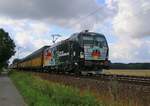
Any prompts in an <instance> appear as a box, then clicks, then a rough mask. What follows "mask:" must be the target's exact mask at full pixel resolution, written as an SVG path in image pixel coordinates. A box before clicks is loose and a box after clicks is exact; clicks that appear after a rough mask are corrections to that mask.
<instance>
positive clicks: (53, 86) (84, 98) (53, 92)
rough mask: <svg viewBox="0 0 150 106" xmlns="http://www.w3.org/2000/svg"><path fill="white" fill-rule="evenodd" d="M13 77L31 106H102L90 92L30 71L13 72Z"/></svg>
mask: <svg viewBox="0 0 150 106" xmlns="http://www.w3.org/2000/svg"><path fill="white" fill-rule="evenodd" d="M10 77H11V79H12V80H13V82H14V83H15V85H16V87H17V88H18V89H19V91H20V93H21V94H22V96H23V97H24V99H25V101H26V103H27V104H28V105H29V106H102V105H101V104H100V103H99V102H98V101H97V100H96V98H95V97H94V96H92V95H91V94H90V93H89V92H86V93H84V94H82V95H81V93H80V92H79V90H78V89H75V88H72V87H70V86H65V85H61V84H58V83H53V82H48V81H46V80H42V79H40V78H39V77H35V76H33V75H32V74H30V73H23V72H12V73H11V74H10Z"/></svg>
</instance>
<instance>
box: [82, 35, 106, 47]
mask: <svg viewBox="0 0 150 106" xmlns="http://www.w3.org/2000/svg"><path fill="white" fill-rule="evenodd" d="M83 43H84V46H91V47H93V46H98V47H101V48H102V47H107V42H106V39H105V37H104V36H101V35H99V34H95V35H86V36H83Z"/></svg>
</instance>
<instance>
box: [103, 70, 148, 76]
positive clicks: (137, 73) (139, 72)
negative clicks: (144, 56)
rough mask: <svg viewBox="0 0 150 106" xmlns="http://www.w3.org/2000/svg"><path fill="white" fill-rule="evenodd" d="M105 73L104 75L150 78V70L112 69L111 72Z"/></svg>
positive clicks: (106, 71) (105, 71)
mask: <svg viewBox="0 0 150 106" xmlns="http://www.w3.org/2000/svg"><path fill="white" fill-rule="evenodd" d="M103 73H104V74H116V75H131V76H145V77H150V70H132V69H130V70H125V69H110V70H104V71H103Z"/></svg>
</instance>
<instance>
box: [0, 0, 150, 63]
mask: <svg viewBox="0 0 150 106" xmlns="http://www.w3.org/2000/svg"><path fill="white" fill-rule="evenodd" d="M0 28H3V29H4V30H6V31H7V32H9V34H10V36H11V38H12V39H14V41H15V43H16V45H17V48H16V50H17V53H16V55H15V56H14V57H13V58H15V57H18V49H19V57H20V58H21V57H24V56H26V55H28V54H30V53H31V52H33V51H34V50H37V49H38V48H40V47H42V46H43V45H50V44H52V42H51V40H52V37H51V34H60V35H62V37H61V38H59V40H61V39H65V38H67V37H69V36H70V35H71V34H72V33H74V32H79V31H82V30H84V29H90V31H95V32H99V33H103V34H104V35H105V36H106V38H107V41H108V44H109V48H110V53H109V57H110V60H111V61H112V62H126V63H128V62H150V1H149V0H0ZM13 58H12V59H13Z"/></svg>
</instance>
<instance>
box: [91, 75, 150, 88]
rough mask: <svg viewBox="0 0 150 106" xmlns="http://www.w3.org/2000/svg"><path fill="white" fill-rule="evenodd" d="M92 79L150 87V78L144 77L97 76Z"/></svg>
mask: <svg viewBox="0 0 150 106" xmlns="http://www.w3.org/2000/svg"><path fill="white" fill-rule="evenodd" d="M90 78H92V79H96V80H107V81H118V82H127V83H134V84H141V85H149V86H150V77H143V76H129V75H108V74H100V75H96V76H90Z"/></svg>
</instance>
